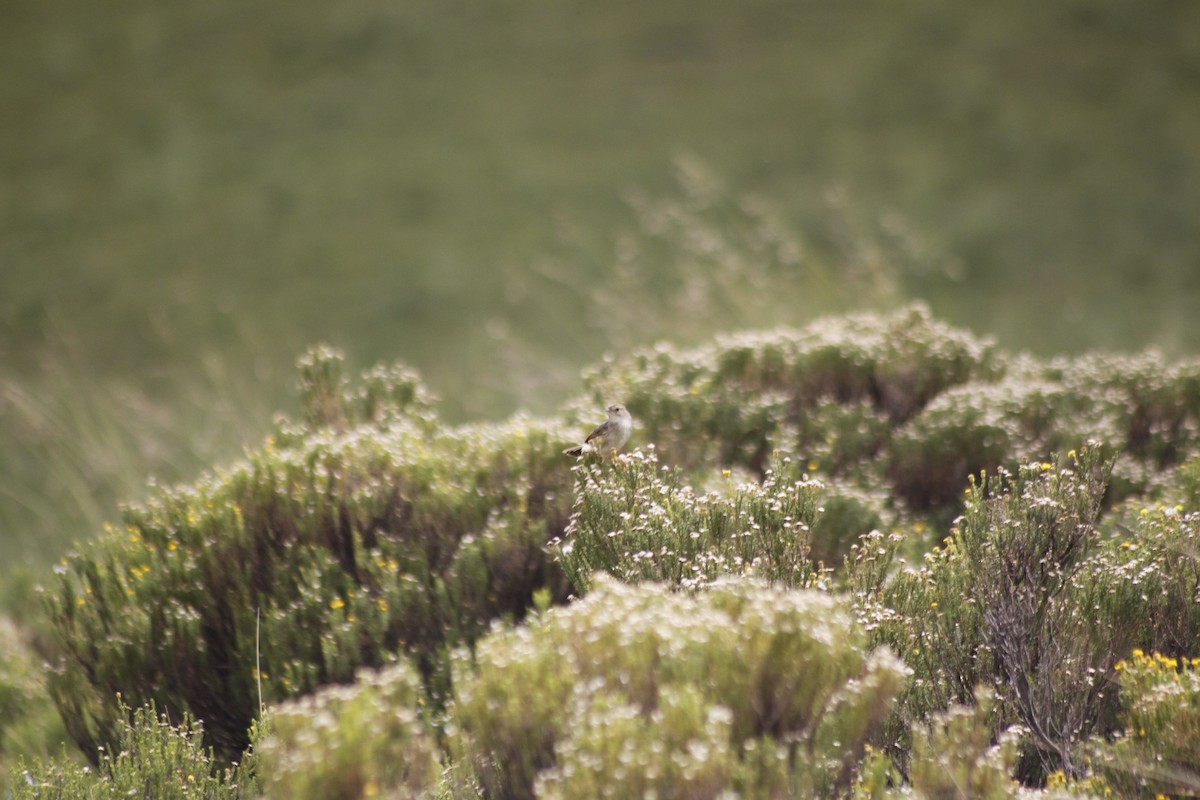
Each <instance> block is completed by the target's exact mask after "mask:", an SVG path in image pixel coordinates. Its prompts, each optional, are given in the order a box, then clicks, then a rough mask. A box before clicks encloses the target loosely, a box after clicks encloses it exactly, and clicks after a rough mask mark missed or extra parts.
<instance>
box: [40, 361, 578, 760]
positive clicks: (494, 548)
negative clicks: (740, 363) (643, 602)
mask: <svg viewBox="0 0 1200 800" xmlns="http://www.w3.org/2000/svg"><path fill="white" fill-rule="evenodd" d="M338 366H339V362H338V361H337V360H336V359H333V358H332V356H330V355H329V354H327V353H326V354H324V355H321V354H320V353H318V354H317V355H316V356H314V357H313V358H310V359H308V361H307V362H306V363H305V365H304V367H303V369H304V372H305V375H306V376H307V378H306V389H305V394H306V396H307V397H308V399H309V407H308V409H307V411H306V417H307V418H308V420H309V424H310V425H319V426H320V427H312V428H301V427H296V426H291V425H285V426H284V429H283V431H282V432H281V435H280V436H279V437H278V440H277V441H268V442H267V444H266V445H265V446H264V447H263V448H262V449H261V450H260V451H258V452H256V453H252V454H250V455H249V456H248V457H247V458H246V460H245V461H244V462H242V463H240V464H237V465H235V466H234V467H232V468H230V469H228V470H224V471H218V472H216V473H214V474H212V475H210V476H207V477H205V478H203V479H201V480H200V481H197V482H196V483H195V484H194V485H192V486H189V487H181V488H176V489H162V490H159V491H158V492H157V496H156V497H155V498H154V499H153V500H151V501H150V502H149V503H147V504H146V505H145V506H143V507H134V508H129V509H127V510H126V511H125V515H124V516H125V519H124V524H123V526H122V527H120V528H115V527H114V528H112V529H110V530H109V531H108V532H107V534H106V535H105V536H104V537H102V538H101V539H99V540H98V541H97V542H96V543H94V544H92V545H89V546H88V547H86V548H84V549H83V550H82V551H81V552H80V553H76V554H73V555H71V556H69V557H68V558H67V559H65V561H64V563H63V565H62V566H61V567H60V568H59V569H58V570H57V572H58V573H59V575H58V585H57V587H55V589H54V590H53V591H51V592H50V593H49V594H48V598H47V599H48V605H49V609H50V615H51V619H52V622H53V625H54V628H55V632H56V635H57V645H56V653H55V654H54V655H55V658H54V663H53V667H54V673H53V674H52V676H51V681H50V689H51V694H52V696H53V698H54V700H55V702H56V704H57V705H58V708H59V710H60V712H61V713H62V716H63V718H64V720H65V721H66V724H67V727H68V730H69V731H70V733H71V735H72V737H73V738H74V739H75V741H76V742H78V743H79V745H80V746H81V747H82V748H83V749H84V751H85V752H87V753H89V754H91V756H92V757H93V758H95V756H96V754H97V752H98V748H99V747H100V746H101V745H102V744H105V743H111V742H113V741H114V740H115V737H116V734H117V724H118V720H119V714H118V713H117V709H116V703H115V694H116V693H117V692H122V693H123V694H124V696H125V697H126V699H127V701H128V702H130V703H131V704H135V705H143V704H145V703H147V702H149V701H154V702H156V703H157V704H158V706H159V707H160V708H161V709H163V710H164V711H166V712H168V713H170V714H171V716H172V718H179V717H181V716H182V715H183V713H185V712H191V713H193V714H195V715H196V716H198V717H199V718H202V719H203V720H204V721H205V736H206V737H208V741H209V743H210V744H211V745H213V746H214V747H215V748H216V749H217V752H218V755H220V756H221V757H223V758H226V759H232V758H236V756H237V754H238V753H240V752H241V751H242V750H243V749H245V747H246V745H247V744H248V738H247V730H248V729H249V727H250V722H251V720H252V719H253V718H254V717H255V710H256V709H257V708H258V707H259V700H260V697H259V692H260V691H261V692H262V698H261V699H262V700H264V701H267V702H271V701H274V700H279V699H284V698H288V697H293V696H296V695H299V694H304V693H307V692H311V691H313V690H314V689H316V688H318V687H319V686H321V685H324V684H326V683H331V682H347V681H350V680H352V679H353V677H354V674H355V672H356V670H357V669H358V668H359V667H360V666H379V665H382V664H384V663H387V662H388V661H389V660H391V659H392V658H393V657H394V655H395V654H396V653H398V652H403V653H406V654H409V655H410V656H412V657H413V658H414V660H415V661H416V663H417V664H418V665H419V666H420V668H421V669H422V671H423V673H424V677H425V678H426V679H427V680H428V681H429V683H430V686H431V688H432V689H433V690H434V691H435V693H436V692H441V691H444V690H445V680H446V669H445V666H444V664H445V658H446V656H445V652H446V649H447V647H450V646H453V645H455V644H457V643H459V642H464V641H467V642H469V641H471V640H473V639H474V638H475V637H477V636H479V635H480V634H481V633H482V632H483V631H485V630H486V627H487V624H488V621H489V620H490V619H492V618H494V617H496V616H500V615H505V616H509V617H512V618H519V617H520V616H521V615H523V613H524V611H525V609H526V608H528V607H529V605H530V603H531V597H532V594H533V592H534V591H535V590H537V589H539V588H543V587H551V588H552V589H554V590H555V591H556V592H557V593H558V596H560V597H561V596H565V586H564V585H563V582H562V580H561V578H560V577H558V574H557V572H556V571H555V568H554V565H553V564H552V563H550V562H549V560H548V559H547V557H546V554H545V549H544V548H545V543H546V541H547V540H548V539H549V538H551V537H552V536H554V535H556V534H559V533H561V532H562V530H563V529H564V528H565V526H566V522H567V516H568V510H569V505H568V504H569V487H570V483H569V480H570V473H569V471H567V470H566V469H565V467H564V465H563V464H562V460H561V455H560V453H559V450H560V442H561V441H564V440H567V439H569V434H568V433H567V432H566V431H564V430H562V429H560V428H559V427H557V426H555V425H553V424H550V423H541V422H537V421H535V420H530V419H517V420H514V421H512V422H511V423H509V424H507V425H494V426H467V427H464V428H459V429H446V428H442V427H438V426H436V425H435V424H434V423H433V422H431V419H430V417H429V412H428V409H427V407H426V405H425V404H424V401H423V400H422V398H423V396H424V394H423V391H422V390H420V389H419V388H416V387H414V386H412V385H411V384H410V382H408V381H407V379H406V378H404V375H405V373H403V372H397V373H395V375H390V373H380V372H375V373H370V374H369V375H368V378H367V380H366V383H365V385H364V386H363V387H362V388H360V389H350V388H347V387H346V386H344V385H343V384H342V382H341V381H340V380H339V379H338V378H337V377H336V376H337V375H338V374H339V373H338ZM397 375H398V376H399V378H397V380H399V383H398V384H394V385H393V384H391V383H389V382H388V381H390V380H391V378H392V377H396V376H397ZM389 376H390V377H389ZM322 387H324V388H322ZM339 393H340V395H339ZM337 396H341V397H342V398H343V403H342V405H338V404H337V402H335V400H334V399H332V398H335V397H337ZM404 402H407V403H412V404H414V405H413V406H412V408H411V413H409V410H410V407H409V406H405V405H401V403H404ZM555 587H558V588H555ZM256 670H261V671H257V672H256Z"/></svg>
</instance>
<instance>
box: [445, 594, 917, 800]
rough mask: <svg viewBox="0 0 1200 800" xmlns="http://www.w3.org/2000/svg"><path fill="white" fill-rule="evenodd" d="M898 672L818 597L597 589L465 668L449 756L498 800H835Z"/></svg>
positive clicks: (490, 647)
mask: <svg viewBox="0 0 1200 800" xmlns="http://www.w3.org/2000/svg"><path fill="white" fill-rule="evenodd" d="M906 675H907V669H906V668H905V667H904V665H903V664H901V663H900V662H899V661H897V660H896V659H895V657H894V656H892V655H891V653H890V652H888V651H887V650H886V649H881V650H877V651H875V652H874V653H868V650H867V647H866V637H865V635H864V634H863V632H862V631H860V630H859V629H858V627H857V626H856V625H855V623H854V622H853V619H852V616H851V615H850V613H849V609H848V608H847V607H845V606H844V604H843V603H842V602H841V601H839V600H837V599H835V598H833V597H831V596H829V595H827V594H825V593H821V592H815V591H811V590H808V591H799V590H791V591H787V590H781V589H772V588H768V587H766V586H762V585H756V584H755V583H753V582H747V581H744V580H743V581H738V582H729V581H726V582H718V583H716V584H714V585H712V586H710V587H708V588H705V589H703V590H700V591H698V592H696V593H692V594H681V593H677V592H673V591H671V590H669V589H667V588H666V587H664V586H662V585H658V584H643V585H640V586H627V585H624V584H620V583H616V582H613V581H612V580H611V579H607V578H605V579H600V580H599V581H598V583H597V585H596V586H595V587H594V588H593V590H592V591H591V592H590V593H589V594H588V596H587V597H586V598H584V599H583V600H580V601H577V602H576V603H573V604H572V605H571V606H569V607H567V608H561V609H554V610H551V611H550V612H548V613H547V614H545V615H544V616H542V617H539V618H538V619H537V620H536V621H534V622H533V623H531V624H528V625H526V626H522V627H521V628H518V629H516V630H512V631H505V632H498V633H495V634H493V635H492V636H489V637H488V638H487V639H485V640H483V641H482V642H481V643H480V645H479V647H478V650H477V652H476V655H475V658H474V659H472V658H470V657H469V656H468V655H467V654H465V653H464V654H463V655H462V656H461V657H460V659H459V661H458V663H457V670H456V678H455V700H454V703H453V705H452V707H451V719H452V721H453V725H454V726H455V735H454V739H453V741H454V751H455V753H456V754H457V756H458V757H459V758H463V759H467V760H468V761H469V763H471V764H472V765H473V766H474V769H475V771H476V774H477V775H478V777H479V780H480V783H481V785H482V786H483V787H484V789H485V791H486V792H487V794H488V796H489V797H493V798H527V797H533V796H534V795H535V793H536V794H537V795H538V796H545V797H572V798H590V797H597V798H598V797H611V796H623V797H627V796H637V795H638V793H639V792H647V791H651V792H656V793H658V794H659V795H660V796H669V795H672V794H676V793H678V792H684V793H685V794H686V795H687V796H695V797H717V796H719V795H721V794H722V793H723V792H729V791H732V792H735V793H737V794H738V795H739V796H742V797H747V798H768V797H776V796H781V795H782V796H830V795H833V794H837V793H839V792H842V791H845V790H846V789H847V788H848V787H849V786H850V784H851V783H852V781H853V776H854V772H855V769H856V767H857V764H858V762H859V759H860V758H861V756H862V753H863V748H864V747H865V744H866V741H867V739H868V738H869V737H870V736H871V735H873V734H874V733H875V732H876V731H877V730H878V726H879V725H880V723H881V722H882V720H883V717H884V716H885V715H886V713H887V709H888V707H889V706H890V703H891V699H892V698H893V697H894V696H895V694H896V693H897V692H898V691H899V689H900V686H901V684H902V682H903V681H904V678H905V676H906ZM685 790H686V791H685Z"/></svg>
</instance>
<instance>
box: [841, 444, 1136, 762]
mask: <svg viewBox="0 0 1200 800" xmlns="http://www.w3.org/2000/svg"><path fill="white" fill-rule="evenodd" d="M1072 455H1073V459H1072V462H1071V464H1070V465H1069V466H1065V467H1056V466H1054V465H1053V464H1051V463H1041V464H1029V465H1024V466H1022V467H1021V468H1020V470H1019V471H1018V472H1017V473H1016V474H1015V475H1010V474H1008V473H1007V472H1005V471H1001V472H1000V473H999V475H998V476H997V477H995V478H992V479H989V478H988V477H987V476H982V477H981V478H980V479H979V480H978V481H973V482H972V485H971V487H970V488H969V489H968V490H967V492H966V501H965V503H966V509H965V511H964V513H963V515H962V516H961V517H960V518H959V519H958V520H957V521H956V523H955V527H954V529H953V531H952V533H951V535H950V536H949V537H947V539H946V541H945V543H944V547H939V548H935V549H934V551H933V552H932V553H930V554H929V555H928V556H927V557H926V559H925V565H924V566H923V567H922V569H921V570H919V571H917V572H911V571H902V572H900V573H898V574H895V575H894V576H892V577H888V574H887V573H888V567H889V564H890V562H891V560H892V559H894V557H895V553H896V545H895V542H884V541H883V540H882V538H881V537H880V536H878V535H877V536H875V537H872V538H870V539H868V540H866V541H865V542H864V544H863V546H862V547H860V548H859V549H858V550H856V551H855V552H854V554H853V556H852V558H851V560H850V564H849V569H850V572H851V576H852V577H851V583H852V585H853V586H855V588H856V589H857V591H858V594H857V596H858V600H859V603H860V606H859V608H860V616H861V619H862V620H863V622H864V624H865V625H866V626H867V627H868V629H870V630H872V631H873V632H874V635H875V636H876V638H877V639H878V640H879V641H882V642H886V643H888V644H890V645H892V646H893V647H895V648H896V649H897V651H898V652H899V653H900V654H901V657H902V658H904V659H905V660H906V662H907V663H909V665H910V666H911V667H913V669H914V671H915V674H916V675H917V676H918V679H917V680H914V681H913V682H912V684H910V686H909V687H908V689H907V691H906V693H905V696H904V698H903V701H902V706H901V707H902V709H903V717H904V719H905V720H919V719H922V718H924V717H925V716H926V715H927V714H928V713H930V712H931V711H936V710H939V709H944V708H947V707H949V706H950V705H951V704H953V703H959V704H969V703H970V702H971V701H972V697H973V694H974V692H975V687H976V686H978V685H983V686H985V687H994V689H995V691H996V692H997V693H998V696H999V697H1000V701H1001V707H1000V713H1001V717H1000V723H1001V727H1006V726H1008V725H1011V724H1014V723H1019V724H1021V725H1022V726H1024V728H1025V729H1026V730H1027V731H1028V732H1029V736H1028V738H1027V739H1026V745H1027V747H1028V748H1029V753H1030V755H1031V757H1032V758H1033V763H1032V764H1031V765H1028V766H1026V767H1025V769H1026V770H1029V771H1030V772H1028V773H1027V776H1029V777H1031V778H1032V777H1033V776H1036V775H1037V774H1039V773H1042V771H1043V770H1044V771H1046V772H1049V771H1052V769H1048V768H1053V769H1058V768H1063V769H1066V770H1068V771H1077V770H1078V769H1079V768H1080V765H1079V764H1078V762H1077V759H1078V749H1079V745H1080V743H1081V742H1082V740H1083V739H1084V738H1086V737H1087V735H1089V734H1090V733H1091V732H1092V731H1093V730H1095V729H1096V728H1097V726H1098V725H1102V724H1103V722H1104V719H1105V710H1106V708H1107V706H1106V705H1105V704H1106V702H1109V701H1110V698H1109V696H1108V693H1107V692H1106V690H1107V688H1108V685H1109V681H1110V678H1111V675H1112V669H1113V666H1114V664H1115V661H1116V656H1115V654H1114V653H1113V651H1111V650H1110V649H1109V648H1108V647H1107V646H1106V645H1107V643H1108V638H1107V637H1108V635H1109V634H1110V633H1111V631H1110V630H1109V629H1106V628H1105V627H1104V624H1103V623H1104V620H1103V619H1098V618H1097V617H1096V615H1095V614H1094V612H1093V611H1092V610H1091V609H1090V608H1087V607H1085V606H1084V605H1083V604H1082V603H1081V602H1080V597H1081V595H1082V593H1077V592H1076V591H1073V590H1072V586H1073V580H1074V578H1075V577H1076V576H1077V575H1079V574H1081V572H1082V571H1083V569H1084V564H1085V561H1086V559H1087V558H1088V556H1089V555H1090V554H1091V552H1092V551H1093V550H1094V549H1095V548H1096V546H1097V542H1098V540H1099V535H1100V534H1099V530H1098V528H1097V526H1096V522H1097V519H1098V517H1099V514H1100V509H1101V499H1102V497H1103V495H1104V489H1105V477H1106V475H1107V468H1108V467H1107V465H1106V463H1105V462H1103V461H1102V460H1101V456H1100V454H1099V452H1098V451H1097V450H1095V449H1088V450H1085V451H1083V452H1082V453H1081V454H1079V455H1078V456H1074V454H1072ZM898 725H899V728H900V730H898V731H897V738H898V739H902V738H903V736H904V730H903V729H904V728H906V727H907V725H906V724H905V723H904V722H900V723H898Z"/></svg>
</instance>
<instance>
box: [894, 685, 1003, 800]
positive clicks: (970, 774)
mask: <svg viewBox="0 0 1200 800" xmlns="http://www.w3.org/2000/svg"><path fill="white" fill-rule="evenodd" d="M993 705H994V698H993V697H992V695H991V693H990V692H987V691H979V692H976V696H975V703H974V705H973V706H959V705H955V706H951V707H950V708H949V709H947V710H946V711H943V712H940V713H938V714H934V715H933V717H932V718H931V720H930V722H929V723H928V724H926V725H921V726H918V728H917V730H916V731H914V733H913V750H912V759H911V762H910V765H909V779H910V781H911V785H912V788H913V790H914V791H915V792H916V794H917V796H918V797H928V798H961V800H1004V798H1016V797H1018V791H1017V790H1018V786H1019V784H1017V782H1016V781H1014V780H1013V778H1012V771H1013V767H1014V766H1015V764H1016V760H1017V741H1016V739H1017V736H1016V735H1015V734H1014V733H1013V732H1009V731H1006V732H1005V733H1004V734H1002V735H1001V736H1000V737H999V740H998V741H997V737H996V735H995V723H994V720H993V719H992V712H993Z"/></svg>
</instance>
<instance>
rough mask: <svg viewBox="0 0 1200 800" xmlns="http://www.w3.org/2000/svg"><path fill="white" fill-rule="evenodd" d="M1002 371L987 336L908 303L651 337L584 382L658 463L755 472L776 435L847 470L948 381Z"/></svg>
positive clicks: (763, 463)
mask: <svg viewBox="0 0 1200 800" xmlns="http://www.w3.org/2000/svg"><path fill="white" fill-rule="evenodd" d="M1002 370H1003V360H1002V358H1001V356H1000V355H999V353H998V352H997V350H996V348H995V347H994V346H993V345H992V344H990V343H988V342H984V341H981V340H979V339H976V338H975V337H973V336H971V335H970V334H967V333H965V332H962V331H958V330H955V329H953V328H950V327H948V326H946V325H943V324H941V323H939V322H936V321H934V320H933V319H932V318H931V317H930V315H929V312H928V310H927V309H925V308H924V307H923V306H912V307H910V308H907V309H904V310H902V311H900V312H897V313H895V314H892V315H882V316H881V315H875V314H858V315H848V316H845V317H836V318H831V319H826V320H822V321H820V322H818V323H814V324H813V325H811V326H809V327H808V328H806V329H804V330H802V331H796V330H789V329H780V330H777V331H773V332H767V333H751V334H740V335H737V336H732V337H726V338H721V339H718V340H717V341H716V342H715V343H714V344H713V345H710V346H707V347H702V348H698V349H695V350H691V351H678V350H675V349H673V348H671V347H669V346H666V345H660V346H658V347H655V348H653V349H650V350H643V351H640V352H637V353H635V354H633V355H632V356H630V357H628V358H626V359H624V360H620V361H615V362H611V363H604V364H601V365H600V366H599V367H596V368H595V369H593V370H592V371H590V372H589V373H587V374H586V375H585V383H586V385H587V387H588V389H589V392H590V394H591V396H592V398H593V400H595V401H596V402H601V401H603V400H604V398H608V397H622V398H624V400H625V404H626V405H627V406H628V407H629V409H630V411H631V412H632V413H633V414H634V416H635V418H636V419H638V420H639V421H640V423H641V425H642V426H643V428H644V430H645V432H646V433H645V435H646V438H647V439H648V440H649V441H653V442H655V444H656V445H657V447H658V449H659V453H660V456H661V457H662V458H663V459H664V460H665V461H667V462H668V463H674V464H679V465H682V466H685V467H694V466H696V465H699V464H705V465H707V466H709V467H710V468H711V467H712V466H718V467H726V466H736V465H743V466H749V467H750V468H752V469H754V470H757V471H759V472H761V471H762V470H763V469H765V468H766V466H767V465H768V462H769V459H770V455H771V451H772V449H774V448H775V447H777V446H779V445H780V444H781V443H782V442H784V441H785V440H786V441H787V443H788V445H789V447H790V448H795V450H793V451H792V452H795V453H797V454H799V455H800V456H802V457H803V458H805V459H807V458H809V457H810V456H811V457H814V458H819V459H821V461H822V462H823V464H824V466H825V467H826V468H827V469H828V468H829V467H830V466H837V467H839V468H843V469H852V468H854V467H855V466H856V465H858V464H859V463H861V462H862V460H863V459H865V458H870V457H872V456H873V455H874V454H875V453H876V451H878V450H879V449H880V448H881V447H882V446H883V445H884V444H885V443H886V441H887V438H888V432H889V430H890V428H891V427H894V426H895V425H896V424H897V423H898V422H902V421H904V420H907V419H909V418H910V417H912V416H913V415H914V414H915V413H917V412H918V411H919V410H920V409H921V408H922V407H924V405H925V404H926V403H928V402H929V401H930V400H931V399H932V398H934V397H936V396H937V395H938V393H940V392H941V391H943V390H945V389H946V388H947V387H950V386H953V385H956V384H960V383H963V382H966V381H969V380H973V379H992V378H995V377H998V376H999V375H1000V374H1001V373H1002ZM961 478H962V476H961V475H960V476H958V480H961Z"/></svg>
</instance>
